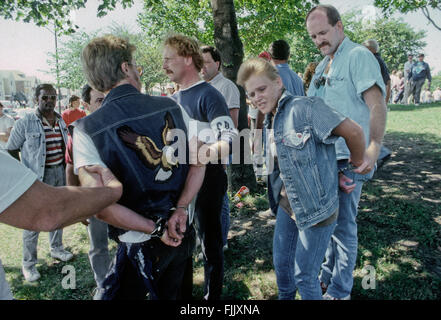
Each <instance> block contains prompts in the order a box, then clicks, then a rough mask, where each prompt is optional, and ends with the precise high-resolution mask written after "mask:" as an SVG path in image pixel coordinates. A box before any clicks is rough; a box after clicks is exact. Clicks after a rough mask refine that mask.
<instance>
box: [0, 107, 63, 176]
mask: <svg viewBox="0 0 441 320" xmlns="http://www.w3.org/2000/svg"><path fill="white" fill-rule="evenodd" d="M55 116H56V118H57V121H58V125H59V126H60V130H61V134H62V136H63V141H64V146H63V150H65V146H66V145H67V128H66V124H65V123H64V121H63V118H62V117H61V116H60V115H59V114H58V113H56V112H55ZM6 148H7V149H8V150H19V149H20V150H21V162H22V163H23V164H24V165H25V166H26V167H28V168H29V169H31V170H32V171H33V172H35V173H36V174H37V175H38V180H40V181H43V177H44V168H45V163H46V136H45V134H44V129H43V122H42V116H41V114H40V112H39V110H38V109H37V110H36V112H35V113H29V114H26V115H25V116H24V117H23V118H21V119H19V120H17V121H16V122H15V124H14V127H13V128H12V131H11V135H10V136H9V140H8V144H7V146H6Z"/></svg>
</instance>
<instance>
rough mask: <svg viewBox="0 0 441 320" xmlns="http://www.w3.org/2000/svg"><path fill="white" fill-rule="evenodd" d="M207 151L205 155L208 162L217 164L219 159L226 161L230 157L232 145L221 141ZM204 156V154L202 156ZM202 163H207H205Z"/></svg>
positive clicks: (210, 146)
mask: <svg viewBox="0 0 441 320" xmlns="http://www.w3.org/2000/svg"><path fill="white" fill-rule="evenodd" d="M202 150H203V149H202ZM207 151H208V152H206V153H205V154H206V157H207V160H208V162H217V161H218V160H219V159H224V158H226V157H228V156H229V155H230V144H229V143H228V142H227V141H225V140H219V141H217V142H216V143H213V144H211V145H209V146H208V150H207ZM203 155H204V154H202V156H203ZM202 162H203V163H206V162H204V161H202Z"/></svg>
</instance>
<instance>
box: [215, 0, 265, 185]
mask: <svg viewBox="0 0 441 320" xmlns="http://www.w3.org/2000/svg"><path fill="white" fill-rule="evenodd" d="M211 7H212V9H213V22H214V43H215V46H216V48H217V49H218V50H219V52H220V55H221V58H222V73H223V75H224V76H225V77H227V78H228V79H230V80H231V81H233V82H234V83H236V79H237V72H238V71H239V67H240V65H241V64H242V60H243V56H244V54H243V45H242V41H241V40H240V38H239V32H238V29H237V21H236V10H235V9H234V1H233V0H211ZM238 88H239V92H240V110H239V125H238V130H239V132H241V131H242V130H243V129H247V128H248V106H247V104H246V98H245V91H244V90H243V88H242V87H240V86H238ZM245 144H248V138H247V137H245V138H244V139H241V142H240V145H241V148H240V164H232V165H230V166H229V170H228V173H229V174H228V180H229V181H228V182H229V183H228V186H229V190H230V191H231V192H236V191H237V190H239V188H240V187H241V186H243V185H246V186H247V187H248V188H249V189H250V191H252V192H255V191H257V183H256V178H255V175H254V170H253V165H252V164H250V163H248V162H249V161H246V162H247V163H245V159H251V156H250V154H249V148H248V147H245ZM245 152H247V153H248V154H245Z"/></svg>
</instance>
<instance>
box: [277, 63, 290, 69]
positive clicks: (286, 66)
mask: <svg viewBox="0 0 441 320" xmlns="http://www.w3.org/2000/svg"><path fill="white" fill-rule="evenodd" d="M276 67H277V68H289V65H288V63H279V64H276Z"/></svg>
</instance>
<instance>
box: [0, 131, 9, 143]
mask: <svg viewBox="0 0 441 320" xmlns="http://www.w3.org/2000/svg"><path fill="white" fill-rule="evenodd" d="M8 139H9V133H7V132H0V141H3V142H8Z"/></svg>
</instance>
